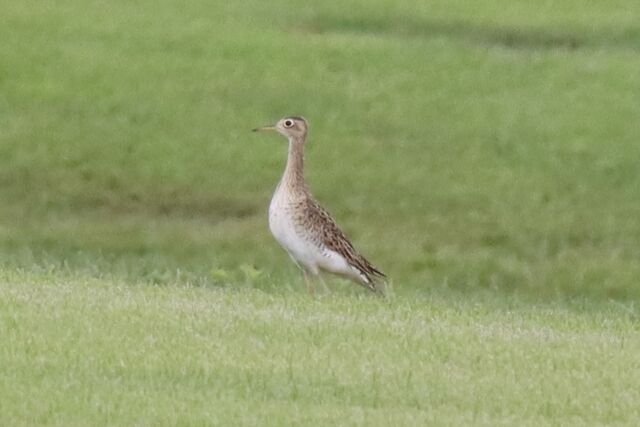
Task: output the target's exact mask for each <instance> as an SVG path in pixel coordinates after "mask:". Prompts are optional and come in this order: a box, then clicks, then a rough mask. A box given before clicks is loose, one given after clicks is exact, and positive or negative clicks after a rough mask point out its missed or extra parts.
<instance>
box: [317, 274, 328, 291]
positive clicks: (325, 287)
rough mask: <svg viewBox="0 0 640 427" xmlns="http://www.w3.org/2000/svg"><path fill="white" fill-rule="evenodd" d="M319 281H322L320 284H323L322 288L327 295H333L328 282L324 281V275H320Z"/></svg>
mask: <svg viewBox="0 0 640 427" xmlns="http://www.w3.org/2000/svg"><path fill="white" fill-rule="evenodd" d="M318 279H319V280H320V283H321V284H322V288H323V290H324V293H325V294H330V293H331V289H329V287H328V286H327V282H325V281H324V277H322V274H318Z"/></svg>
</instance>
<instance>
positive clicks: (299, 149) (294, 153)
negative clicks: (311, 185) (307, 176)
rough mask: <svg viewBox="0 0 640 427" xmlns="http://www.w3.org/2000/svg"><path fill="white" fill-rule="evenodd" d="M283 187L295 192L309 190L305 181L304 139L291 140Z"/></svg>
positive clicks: (283, 176)
mask: <svg viewBox="0 0 640 427" xmlns="http://www.w3.org/2000/svg"><path fill="white" fill-rule="evenodd" d="M281 185H284V186H285V188H287V190H289V191H294V192H297V191H302V192H304V191H306V189H307V185H306V183H305V180H304V141H303V140H302V139H297V138H290V139H289V155H288V157H287V166H286V167H285V169H284V174H283V175H282V182H281Z"/></svg>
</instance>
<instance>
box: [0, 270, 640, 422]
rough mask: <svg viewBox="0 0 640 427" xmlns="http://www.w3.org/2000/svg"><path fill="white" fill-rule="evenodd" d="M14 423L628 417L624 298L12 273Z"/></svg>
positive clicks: (5, 297)
mask: <svg viewBox="0 0 640 427" xmlns="http://www.w3.org/2000/svg"><path fill="white" fill-rule="evenodd" d="M0 296H1V298H0V301H2V305H1V307H2V314H3V323H2V324H3V328H2V329H1V331H2V335H3V346H2V350H0V359H1V360H2V365H3V367H4V372H5V374H4V376H5V381H4V382H3V385H2V386H1V387H0V394H2V396H3V399H2V402H3V408H2V411H0V414H1V415H0V422H1V423H2V424H6V425H16V424H19V423H24V424H26V425H30V424H64V425H84V424H87V423H88V424H92V425H102V424H111V425H131V424H143V425H203V424H216V425H230V424H233V425H237V424H249V425H252V424H258V425H263V424H271V425H281V424H295V425H317V424H318V423H321V424H339V425H360V424H367V425H417V424H419V425H424V424H441V425H462V424H485V425H496V424H518V425H545V424H554V425H557V424H562V425H584V424H611V423H619V424H625V423H628V424H634V423H635V422H636V421H637V420H638V417H640V413H639V412H638V409H637V404H636V402H637V401H638V399H639V398H640V394H639V392H638V388H637V387H636V386H635V385H636V384H637V383H638V381H640V369H639V368H640V366H639V365H638V362H637V353H638V351H639V350H640V340H638V338H639V333H638V328H637V312H636V311H635V310H634V306H633V305H616V304H608V305H607V306H604V307H602V306H599V307H594V306H591V305H588V304H587V305H578V304H574V305H570V306H566V305H563V304H560V305H558V304H552V305H531V304H522V303H518V302H514V301H511V302H506V301H504V300H500V299H497V301H496V298H494V297H491V298H488V300H487V301H483V300H482V299H476V300H475V301H471V302H470V301H464V300H454V299H452V298H450V295H449V297H446V298H443V297H439V296H432V297H430V298H423V299H421V300H408V299H399V300H394V301H380V300H377V299H371V298H358V297H355V296H354V297H350V298H349V297H344V296H339V295H336V296H334V295H331V296H327V297H324V298H322V299H320V300H313V299H310V298H308V297H306V296H305V295H304V294H301V293H287V292H274V293H266V292H263V291H260V290H256V289H251V288H246V287H240V288H236V289H209V288H202V287H192V286H157V285H149V284H137V285H135V286H132V285H131V284H129V283H122V282H112V281H108V280H106V281H105V280H99V279H91V278H86V277H84V278H83V277H78V276H76V277H69V276H66V275H63V276H57V275H56V274H53V273H44V274H41V275H37V276H35V277H34V276H32V275H26V276H25V275H24V274H22V273H15V272H14V273H9V274H7V273H4V274H3V275H2V285H1V286H0Z"/></svg>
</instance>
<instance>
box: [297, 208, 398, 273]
mask: <svg viewBox="0 0 640 427" xmlns="http://www.w3.org/2000/svg"><path fill="white" fill-rule="evenodd" d="M305 210H306V212H305V217H306V218H308V219H309V223H310V224H309V226H310V228H311V229H312V231H313V233H314V234H315V236H316V237H317V238H318V239H319V240H320V243H322V244H323V245H324V246H326V247H327V248H328V249H330V250H332V251H334V252H337V253H339V254H340V255H342V256H343V257H344V258H345V259H346V260H347V262H348V263H349V265H351V266H352V267H355V268H356V269H358V271H360V272H361V273H362V274H363V275H364V276H365V277H366V278H367V280H368V284H371V283H372V282H373V278H374V277H383V278H384V277H386V276H385V274H384V273H383V272H382V271H380V270H378V269H377V268H375V267H374V266H373V265H372V264H371V263H370V262H369V261H368V260H367V259H366V258H365V257H363V256H362V255H361V254H360V253H359V252H358V251H357V250H356V249H355V248H354V247H353V245H352V244H351V242H350V241H349V239H348V238H347V236H346V235H345V234H344V233H343V232H342V230H340V227H338V225H337V224H336V222H335V221H334V219H333V218H332V217H331V215H330V214H329V212H327V210H326V209H324V208H323V207H322V206H320V204H319V203H318V202H317V201H315V200H314V199H313V198H311V197H309V198H307V199H306V202H305Z"/></svg>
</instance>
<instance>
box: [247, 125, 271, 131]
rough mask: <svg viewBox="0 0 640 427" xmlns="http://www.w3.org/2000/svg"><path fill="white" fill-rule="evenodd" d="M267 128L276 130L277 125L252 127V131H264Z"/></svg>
mask: <svg viewBox="0 0 640 427" xmlns="http://www.w3.org/2000/svg"><path fill="white" fill-rule="evenodd" d="M265 130H276V127H275V126H273V125H272V126H262V127H261V128H255V129H252V132H262V131H265Z"/></svg>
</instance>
